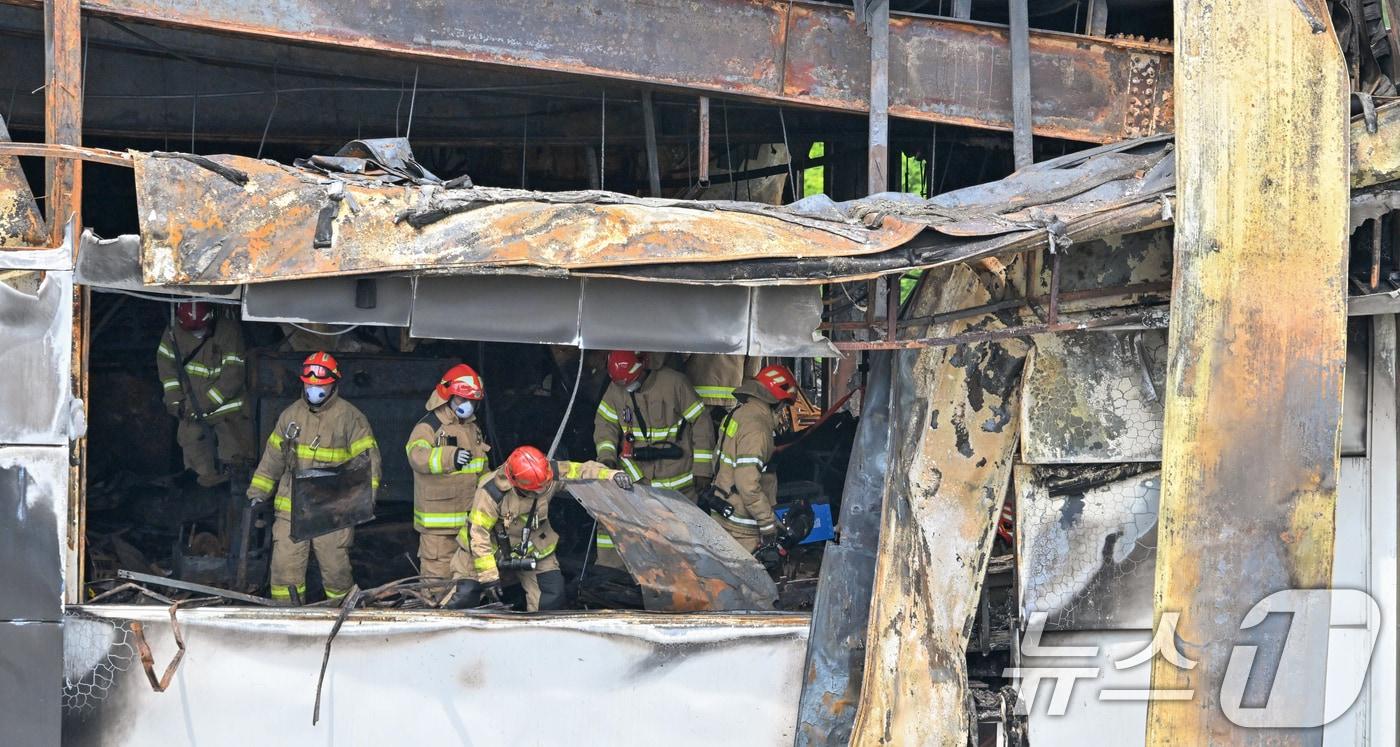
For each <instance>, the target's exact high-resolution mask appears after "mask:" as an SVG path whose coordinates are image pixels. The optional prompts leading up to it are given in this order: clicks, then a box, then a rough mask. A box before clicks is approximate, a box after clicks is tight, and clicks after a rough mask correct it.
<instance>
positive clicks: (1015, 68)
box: [1007, 0, 1035, 171]
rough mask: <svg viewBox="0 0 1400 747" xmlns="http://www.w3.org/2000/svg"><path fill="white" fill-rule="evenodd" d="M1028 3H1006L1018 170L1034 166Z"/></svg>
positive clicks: (1017, 0)
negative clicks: (1009, 25)
mask: <svg viewBox="0 0 1400 747" xmlns="http://www.w3.org/2000/svg"><path fill="white" fill-rule="evenodd" d="M1028 2H1029V0H1008V2H1007V11H1008V15H1009V17H1010V19H1011V37H1010V38H1011V149H1012V152H1013V154H1014V155H1015V163H1016V170H1018V171H1019V170H1021V169H1024V168H1025V167H1027V166H1029V165H1031V164H1032V163H1035V156H1034V152H1033V150H1032V147H1031V145H1032V143H1031V38H1030V23H1031V19H1030V11H1029V10H1028V8H1027V3H1028Z"/></svg>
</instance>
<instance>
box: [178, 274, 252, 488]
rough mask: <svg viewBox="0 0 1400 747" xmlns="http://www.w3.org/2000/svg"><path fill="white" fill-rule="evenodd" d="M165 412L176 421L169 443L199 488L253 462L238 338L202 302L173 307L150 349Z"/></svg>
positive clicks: (232, 324) (234, 328)
mask: <svg viewBox="0 0 1400 747" xmlns="http://www.w3.org/2000/svg"><path fill="white" fill-rule="evenodd" d="M156 370H157V371H158V372H159V374H160V383H161V386H162V387H164V389H165V395H164V398H165V409H166V410H167V411H169V412H170V414H171V415H173V416H175V417H176V418H178V419H179V421H180V422H179V425H178V426H177V427H176V430H175V440H176V441H177V442H178V443H179V444H180V450H181V451H182V452H183V453H184V458H185V467H186V468H187V469H190V470H193V471H194V473H195V475H197V476H198V480H199V484H200V485H203V486H205V487H212V486H214V485H219V484H222V483H224V482H227V481H228V479H229V472H230V471H231V468H232V467H233V466H234V465H239V464H246V463H250V462H252V461H253V421H252V419H251V418H249V416H248V412H247V410H245V409H244V407H243V333H242V330H241V329H240V328H239V324H238V322H237V321H236V320H234V319H222V320H221V319H220V318H219V317H218V315H217V314H215V313H214V306H213V305H212V304H209V303H206V302H204V301H184V302H181V303H178V304H176V305H175V319H174V321H172V322H171V324H170V326H169V327H167V328H166V330H165V333H164V334H162V335H161V338H160V345H159V346H158V347H157V348H156Z"/></svg>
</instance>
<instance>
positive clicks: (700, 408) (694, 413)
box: [681, 400, 705, 423]
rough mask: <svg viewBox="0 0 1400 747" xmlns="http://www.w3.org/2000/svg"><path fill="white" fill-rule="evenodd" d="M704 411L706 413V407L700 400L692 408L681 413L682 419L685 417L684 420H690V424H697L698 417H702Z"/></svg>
mask: <svg viewBox="0 0 1400 747" xmlns="http://www.w3.org/2000/svg"><path fill="white" fill-rule="evenodd" d="M704 411H705V405H704V404H703V403H702V402H700V401H699V400H696V402H695V403H694V404H692V405H691V406H690V407H687V408H685V412H683V413H681V417H683V418H685V419H686V420H689V421H690V422H692V423H694V422H695V419H696V418H698V417H700V413H702V412H704Z"/></svg>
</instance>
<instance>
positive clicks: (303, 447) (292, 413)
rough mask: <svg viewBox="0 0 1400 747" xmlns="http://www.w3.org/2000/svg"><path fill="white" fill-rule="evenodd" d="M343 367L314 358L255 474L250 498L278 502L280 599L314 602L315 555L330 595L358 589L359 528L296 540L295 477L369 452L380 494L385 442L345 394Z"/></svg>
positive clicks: (275, 555)
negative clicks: (309, 571)
mask: <svg viewBox="0 0 1400 747" xmlns="http://www.w3.org/2000/svg"><path fill="white" fill-rule="evenodd" d="M339 380H340V369H339V367H338V365H337V364H336V361H335V358H332V357H331V356H330V354H328V353H312V354H311V355H310V356H309V357H307V359H306V361H305V362H304V363H302V366H301V381H302V384H303V388H302V397H301V399H299V400H297V401H296V402H293V403H292V404H291V405H289V406H288V407H287V409H285V410H283V411H282V415H281V416H280V417H278V418H277V425H276V426H274V427H273V429H272V433H271V434H270V435H269V436H268V437H267V447H266V448H265V449H263V455H262V461H261V462H259V463H258V468H257V469H256V470H255V471H254V472H253V480H252V484H251V485H249V486H248V498H249V499H251V500H252V501H253V502H254V503H257V502H259V501H265V500H267V499H268V498H273V506H274V507H275V508H276V512H277V517H276V520H275V521H274V522H273V525H272V570H271V576H272V578H271V586H272V598H273V599H277V600H283V601H289V600H291V599H292V594H293V592H295V594H296V599H297V600H301V601H305V599H306V563H307V560H308V559H309V558H310V554H311V552H312V551H313V550H314V551H315V553H316V562H317V563H319V564H320V566H321V585H322V587H324V588H325V591H326V596H327V597H328V598H331V599H336V598H339V597H343V596H345V595H346V594H347V593H348V592H349V591H350V587H351V586H352V585H353V584H354V581H353V579H352V578H351V573H350V544H351V542H352V540H353V538H354V529H353V528H350V527H347V528H345V529H340V530H337V531H334V532H331V533H329V534H323V535H321V536H319V537H315V538H313V539H310V540H306V541H303V542H293V541H292V538H291V527H292V519H291V516H292V475H294V474H295V473H297V472H298V471H301V470H307V469H311V468H315V467H330V466H335V465H339V464H343V463H345V462H348V461H350V460H351V459H353V458H355V457H356V456H359V455H360V454H362V453H364V452H366V451H368V452H369V459H370V475H371V477H370V487H371V490H372V491H374V492H378V489H379V476H380V474H381V473H380V461H379V445H378V444H377V443H376V442H375V440H374V433H373V432H372V431H371V430H370V427H369V421H368V420H366V419H365V416H364V414H363V413H361V412H360V411H359V409H358V408H356V407H355V406H354V405H352V404H350V403H349V402H347V401H345V400H344V399H343V398H341V397H339V396H337V394H336V385H337V382H338V381H339Z"/></svg>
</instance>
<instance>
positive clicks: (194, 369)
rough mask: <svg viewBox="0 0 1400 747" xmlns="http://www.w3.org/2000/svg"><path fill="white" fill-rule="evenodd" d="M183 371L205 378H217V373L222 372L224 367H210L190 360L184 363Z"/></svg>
mask: <svg viewBox="0 0 1400 747" xmlns="http://www.w3.org/2000/svg"><path fill="white" fill-rule="evenodd" d="M185 372H186V373H188V374H191V375H193V376H201V377H204V378H206V379H217V378H218V377H219V375H220V374H222V373H223V372H224V367H223V366H215V367H214V368H210V367H208V366H206V365H204V364H202V363H195V362H194V361H190V362H189V363H186V364H185Z"/></svg>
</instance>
